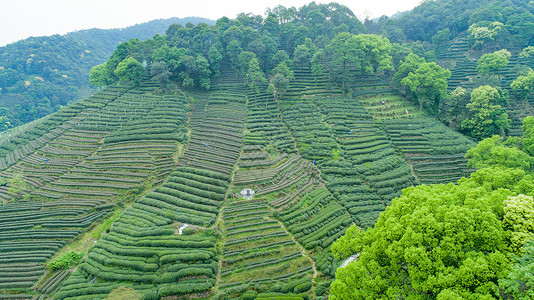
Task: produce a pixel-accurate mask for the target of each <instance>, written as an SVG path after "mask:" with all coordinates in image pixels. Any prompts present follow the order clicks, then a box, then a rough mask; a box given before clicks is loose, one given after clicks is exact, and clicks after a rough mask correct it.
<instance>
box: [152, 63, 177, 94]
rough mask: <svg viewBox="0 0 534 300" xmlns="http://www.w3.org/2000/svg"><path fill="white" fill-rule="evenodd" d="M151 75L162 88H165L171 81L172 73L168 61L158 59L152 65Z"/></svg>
mask: <svg viewBox="0 0 534 300" xmlns="http://www.w3.org/2000/svg"><path fill="white" fill-rule="evenodd" d="M150 75H151V76H152V77H154V78H155V79H156V80H157V81H158V82H159V84H160V85H161V87H162V88H165V87H166V86H167V84H169V83H170V77H171V75H172V73H171V72H170V71H169V67H168V66H167V63H165V62H164V61H158V62H155V63H153V64H152V65H151V66H150Z"/></svg>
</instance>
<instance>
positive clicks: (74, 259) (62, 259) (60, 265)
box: [46, 251, 83, 271]
mask: <svg viewBox="0 0 534 300" xmlns="http://www.w3.org/2000/svg"><path fill="white" fill-rule="evenodd" d="M82 257H83V253H77V252H74V251H68V252H65V253H63V254H61V255H60V256H59V257H58V258H56V259H55V260H53V261H51V262H49V263H48V264H47V265H46V268H47V269H49V270H52V271H53V270H57V269H68V268H71V267H73V266H75V265H77V264H78V263H79V262H80V260H81V259H82Z"/></svg>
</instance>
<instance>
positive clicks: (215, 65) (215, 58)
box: [208, 46, 223, 78]
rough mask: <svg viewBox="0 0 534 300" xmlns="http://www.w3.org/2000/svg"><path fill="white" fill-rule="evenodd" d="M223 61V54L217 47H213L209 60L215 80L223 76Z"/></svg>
mask: <svg viewBox="0 0 534 300" xmlns="http://www.w3.org/2000/svg"><path fill="white" fill-rule="evenodd" d="M222 59H223V56H222V54H221V52H220V51H219V49H217V47H215V46H211V47H210V50H209V52H208V60H209V63H210V66H211V70H212V71H213V74H214V75H215V78H217V77H219V75H220V74H221V70H220V68H221V67H220V63H221V60H222Z"/></svg>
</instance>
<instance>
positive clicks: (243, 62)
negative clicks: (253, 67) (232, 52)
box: [235, 51, 256, 77]
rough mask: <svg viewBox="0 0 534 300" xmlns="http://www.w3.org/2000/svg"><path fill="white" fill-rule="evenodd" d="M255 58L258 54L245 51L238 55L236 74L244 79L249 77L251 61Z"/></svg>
mask: <svg viewBox="0 0 534 300" xmlns="http://www.w3.org/2000/svg"><path fill="white" fill-rule="evenodd" d="M253 58H256V54H254V53H253V52H250V51H243V52H241V53H240V54H239V55H238V57H237V61H236V63H235V69H236V73H237V74H238V75H239V76H243V77H246V76H247V73H248V67H249V65H250V61H251V60H252V59H253Z"/></svg>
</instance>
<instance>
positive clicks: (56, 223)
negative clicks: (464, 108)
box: [0, 67, 473, 299]
mask: <svg viewBox="0 0 534 300" xmlns="http://www.w3.org/2000/svg"><path fill="white" fill-rule="evenodd" d="M295 75H296V78H295V79H294V80H292V81H291V85H290V88H289V90H288V91H287V93H286V94H285V95H283V96H282V97H278V99H275V98H274V97H273V96H272V95H268V94H266V93H265V89H264V88H262V89H261V92H260V93H253V92H252V91H250V90H247V89H246V88H245V86H244V85H243V83H242V80H241V79H239V78H238V77H237V76H236V75H235V74H234V72H233V71H232V70H230V69H229V68H227V67H226V68H223V70H222V73H221V77H220V79H219V81H218V83H217V84H215V85H213V86H212V88H211V90H210V91H209V92H198V91H197V92H191V93H183V92H181V91H174V92H173V93H172V94H166V95H161V94H160V93H161V91H160V90H159V89H156V87H157V83H156V82H153V81H150V80H145V81H143V82H142V84H141V86H140V87H134V86H129V85H120V86H110V87H108V88H106V89H104V90H102V91H100V92H98V93H96V94H95V95H93V96H91V97H89V98H87V99H85V100H82V101H79V102H77V103H75V104H73V105H69V106H67V107H65V108H63V109H61V110H60V111H59V112H57V113H55V114H53V115H51V116H50V117H48V118H46V119H42V120H38V121H36V122H34V123H32V124H30V125H26V126H25V127H22V128H18V129H17V130H11V131H10V132H9V133H8V132H5V133H3V134H2V136H1V140H0V169H1V170H2V171H1V173H0V176H1V178H2V179H3V180H5V181H6V182H8V184H4V185H3V186H0V198H1V201H2V206H0V228H1V231H0V299H31V298H33V299H48V298H51V299H52V298H53V299H102V298H106V297H107V295H108V294H109V293H110V292H111V291H112V290H114V289H117V288H118V287H127V288H133V289H135V290H137V291H139V292H140V293H141V294H143V295H144V297H145V299H159V298H161V297H167V296H173V297H178V298H180V299H181V298H201V299H204V298H205V299H209V298H212V297H215V296H216V297H218V298H219V299H241V297H245V298H246V299H319V298H322V297H327V295H328V288H329V285H330V283H331V281H332V279H333V278H334V275H335V271H336V269H337V268H338V267H339V266H340V264H341V262H340V261H337V260H336V259H335V258H334V257H333V256H332V254H331V252H330V246H331V245H332V243H333V242H334V241H335V240H336V239H338V238H339V237H341V236H342V235H343V234H344V233H345V230H346V229H347V228H348V227H349V226H351V225H352V224H356V225H358V226H360V227H362V228H366V227H370V226H373V224H374V222H375V221H376V219H377V218H378V215H379V213H380V212H382V211H383V210H384V209H385V208H386V206H387V205H388V204H389V203H391V201H392V199H394V198H395V197H397V196H399V195H400V194H401V191H402V189H403V188H406V187H409V186H412V185H416V184H420V183H447V182H450V181H455V180H457V179H458V178H460V177H461V176H464V175H467V174H469V173H470V172H471V171H472V170H470V169H469V168H467V166H466V160H465V159H464V158H463V156H464V154H465V152H466V150H467V149H468V148H469V147H470V146H472V145H473V142H472V141H471V140H469V139H467V138H465V137H463V136H461V135H459V134H456V133H454V132H453V131H452V130H450V129H448V128H447V127H445V126H443V125H441V124H440V123H438V122H437V121H434V120H433V119H431V118H429V117H426V116H425V115H424V114H423V113H421V112H420V111H419V110H418V109H417V108H416V107H414V106H412V105H411V104H410V103H409V102H407V101H406V100H405V99H403V98H401V97H400V96H398V95H397V93H396V92H395V90H393V89H392V88H391V87H390V86H389V85H388V84H387V83H385V82H384V81H382V80H381V79H379V78H375V77H358V82H357V83H356V84H355V86H354V87H353V88H354V91H355V92H354V94H353V95H352V96H350V97H348V96H343V95H342V94H341V93H340V91H339V90H337V89H336V88H335V86H333V85H331V84H329V83H328V81H327V79H326V78H327V77H326V76H323V75H321V76H319V77H314V76H312V74H311V71H310V70H308V69H298V70H295ZM157 91H159V92H157ZM10 134H11V136H9V135H10ZM68 251H76V252H81V253H82V256H83V257H82V258H81V261H80V262H79V263H78V264H75V265H74V266H66V267H63V268H59V269H52V268H46V265H47V264H49V263H50V262H51V261H54V262H55V261H57V260H58V258H60V257H62V256H63V255H64V254H65V253H68Z"/></svg>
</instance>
